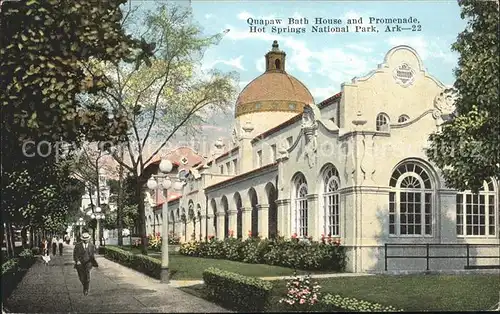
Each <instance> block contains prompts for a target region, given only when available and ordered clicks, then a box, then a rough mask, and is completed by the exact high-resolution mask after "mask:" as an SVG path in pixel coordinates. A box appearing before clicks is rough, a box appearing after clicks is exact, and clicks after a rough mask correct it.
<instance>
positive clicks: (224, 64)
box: [136, 0, 466, 134]
mask: <svg viewBox="0 0 500 314" xmlns="http://www.w3.org/2000/svg"><path fill="white" fill-rule="evenodd" d="M138 2H140V1H137V0H136V3H138ZM178 2H181V1H178ZM144 3H146V5H150V4H151V2H144ZM182 3H183V4H185V5H189V2H188V1H182ZM191 7H192V10H193V15H194V20H195V21H196V23H198V24H199V25H201V27H202V28H203V31H204V33H205V34H207V35H211V34H215V33H220V32H222V31H224V30H227V29H229V32H227V33H226V35H225V36H224V38H223V39H222V40H221V42H220V43H219V44H218V45H217V46H213V47H212V48H210V49H209V50H208V51H206V53H205V56H204V59H203V67H204V68H206V69H209V68H217V69H219V70H223V71H237V72H238V73H239V78H240V82H239V88H240V90H242V89H243V88H244V87H245V86H246V85H247V84H248V83H249V82H250V81H251V80H253V79H254V78H256V77H257V76H259V75H260V74H262V73H263V72H264V60H265V59H264V55H265V53H267V52H268V51H269V50H270V49H271V45H272V42H273V40H278V42H279V44H280V49H281V50H283V51H285V52H286V54H287V56H286V58H287V59H286V71H287V72H288V73H289V74H291V75H293V76H294V77H296V78H297V79H299V80H300V81H302V82H303V83H304V84H305V85H306V86H307V87H308V88H309V90H310V91H311V94H312V95H313V97H314V99H315V102H316V103H319V102H321V101H322V100H324V99H326V98H328V97H330V96H332V95H334V94H335V93H337V92H339V91H340V90H341V84H342V83H343V82H348V81H351V79H352V78H354V77H357V76H364V75H366V74H367V73H369V72H370V71H372V70H374V69H376V68H377V65H378V64H380V63H382V62H383V60H384V56H385V54H386V53H387V52H388V51H389V50H390V49H391V48H393V47H394V46H397V45H409V46H411V47H413V48H414V49H415V50H416V51H417V53H418V54H419V55H420V57H421V59H422V60H423V62H424V66H425V67H426V69H427V71H428V72H429V73H430V74H431V75H433V76H434V77H436V78H437V79H438V80H440V81H441V82H443V83H444V84H445V85H452V84H453V82H454V77H453V69H454V68H455V66H456V64H457V60H458V55H457V54H456V53H454V52H452V51H451V48H450V47H451V45H452V44H453V43H454V42H455V41H456V38H457V35H458V33H460V32H461V31H463V30H464V28H465V26H466V21H464V20H462V19H461V17H460V7H459V6H458V4H457V2H456V1H327V0H324V1H305V0H303V1H291V0H289V1H285V0H281V1H266V0H253V1H223V0H220V1H208V0H205V1H203V0H198V1H196V0H193V1H191ZM317 17H320V18H328V19H341V20H342V22H343V24H344V25H342V26H345V22H346V20H347V19H359V18H360V17H361V18H362V19H363V24H362V25H361V26H370V25H372V24H369V18H370V17H374V18H381V19H383V18H410V17H412V18H413V19H417V20H418V24H417V23H411V24H407V26H405V25H404V24H402V26H403V27H411V25H412V24H413V25H416V26H415V28H416V29H417V27H420V29H421V30H420V31H411V30H406V31H399V32H386V31H385V27H386V26H387V24H379V25H377V28H378V30H379V32H378V33H374V32H369V33H361V32H353V31H352V26H353V25H351V26H350V27H351V31H350V32H346V33H338V32H336V33H312V32H311V29H312V26H314V25H315V24H314V20H315V18H317ZM249 18H250V19H256V20H262V19H266V20H271V19H282V24H281V25H279V27H282V28H286V27H287V26H290V27H295V28H301V27H305V28H306V31H305V32H303V33H299V34H297V33H294V32H292V33H284V34H276V33H272V30H271V27H272V25H269V26H266V27H265V32H260V33H255V32H254V33H251V32H250V26H249V24H248V22H250V21H251V20H250V21H249ZM289 18H307V19H308V20H309V24H307V25H289V24H288V19H289ZM257 26H261V25H257ZM232 121H233V117H232V116H231V115H229V116H227V117H216V119H214V120H212V121H211V126H207V128H209V129H210V128H211V130H212V131H214V132H216V133H217V134H219V133H220V132H222V133H225V132H228V131H227V130H230V127H231V126H230V124H231V123H232ZM222 133H221V134H222Z"/></svg>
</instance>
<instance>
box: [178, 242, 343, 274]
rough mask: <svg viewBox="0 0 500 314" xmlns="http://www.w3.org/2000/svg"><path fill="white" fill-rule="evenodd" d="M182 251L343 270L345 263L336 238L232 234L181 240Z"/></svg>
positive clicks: (282, 264)
mask: <svg viewBox="0 0 500 314" xmlns="http://www.w3.org/2000/svg"><path fill="white" fill-rule="evenodd" d="M179 252H180V253H181V254H183V255H188V256H198V257H208V258H216V259H227V260H233V261H240V262H245V263H253V264H267V265H275V266H283V267H289V268H295V269H301V270H331V271H338V272H342V271H344V270H345V266H346V259H347V258H346V248H345V247H343V246H340V245H339V244H338V243H337V242H327V241H321V242H317V241H310V240H298V239H289V240H285V239H283V238H278V239H273V240H269V239H263V240H261V239H259V238H249V239H246V240H245V241H242V240H240V239H235V238H227V239H224V240H217V239H214V238H212V239H211V240H209V241H208V242H198V241H191V242H187V243H183V244H182V245H181V247H180V250H179Z"/></svg>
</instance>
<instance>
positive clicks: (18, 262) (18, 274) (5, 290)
mask: <svg viewBox="0 0 500 314" xmlns="http://www.w3.org/2000/svg"><path fill="white" fill-rule="evenodd" d="M35 260H36V259H35V256H34V255H33V252H32V250H30V249H25V250H23V251H22V252H21V253H20V254H19V257H16V258H11V259H9V260H7V261H6V262H4V263H2V299H3V300H5V299H6V298H8V297H9V296H10V294H11V293H12V291H14V289H15V288H16V287H17V285H18V284H19V282H21V280H22V279H23V277H24V275H25V274H26V272H27V271H28V269H29V268H30V267H31V266H33V264H34V263H35Z"/></svg>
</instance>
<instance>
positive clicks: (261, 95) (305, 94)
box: [235, 40, 314, 116]
mask: <svg viewBox="0 0 500 314" xmlns="http://www.w3.org/2000/svg"><path fill="white" fill-rule="evenodd" d="M285 57H286V53H285V52H283V51H281V50H279V46H278V42H277V41H276V40H275V41H274V42H273V46H272V50H271V51H269V52H268V53H267V54H266V55H265V58H266V72H264V73H263V74H262V75H260V76H259V77H257V78H255V79H254V80H253V81H251V82H250V83H248V84H247V86H245V88H244V89H243V90H242V91H241V93H240V95H239V96H238V99H237V100H236V110H235V113H236V116H238V115H241V114H245V113H250V112H256V111H281V110H280V109H283V108H282V107H283V106H285V107H286V108H288V106H292V107H291V108H293V109H291V110H292V111H299V112H302V108H303V105H304V104H312V103H314V98H313V96H312V95H311V93H310V92H309V90H308V89H307V87H306V86H305V85H304V84H302V83H301V82H300V81H299V80H298V79H296V78H295V77H293V76H291V75H290V74H288V73H286V71H285V61H286V60H285ZM271 102H280V103H281V104H280V105H278V104H269V103H271ZM287 102H289V103H290V104H286V103H287ZM261 103H262V104H261ZM266 103H267V104H266ZM283 103H285V104H283ZM292 103H295V104H296V105H291V104H292ZM254 105H255V106H254ZM287 111H289V109H287Z"/></svg>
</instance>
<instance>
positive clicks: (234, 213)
mask: <svg viewBox="0 0 500 314" xmlns="http://www.w3.org/2000/svg"><path fill="white" fill-rule="evenodd" d="M227 213H228V214H229V215H236V214H237V213H238V211H237V210H236V209H230V210H228V211H227Z"/></svg>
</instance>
